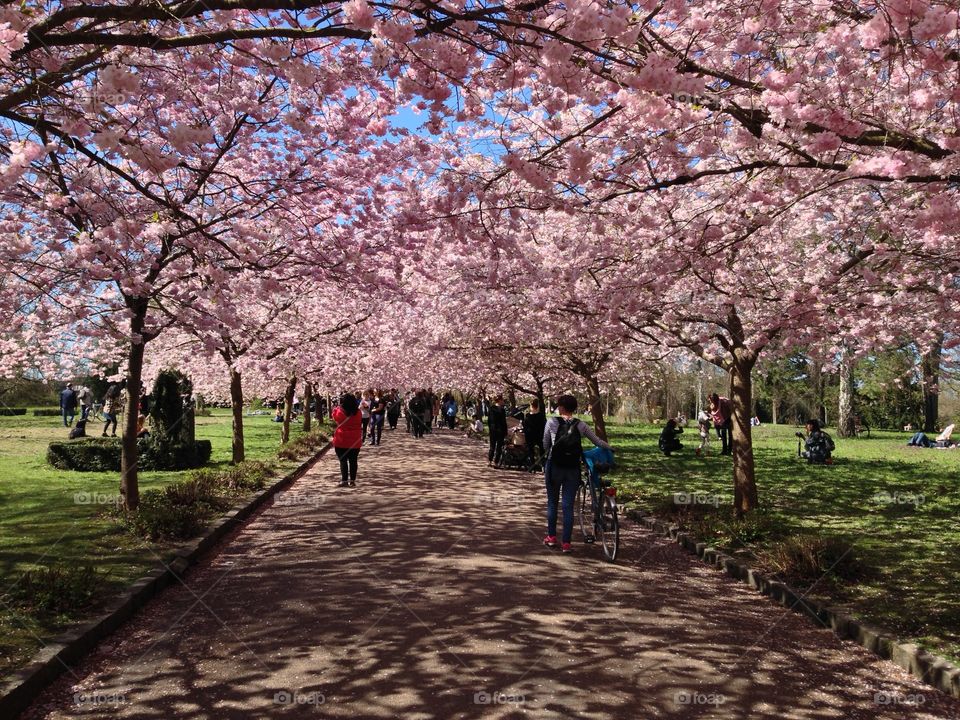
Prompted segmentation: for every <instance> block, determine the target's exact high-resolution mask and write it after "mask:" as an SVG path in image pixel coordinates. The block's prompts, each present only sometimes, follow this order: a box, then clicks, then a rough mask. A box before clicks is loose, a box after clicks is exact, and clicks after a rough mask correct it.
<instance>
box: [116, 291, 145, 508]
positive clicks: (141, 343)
mask: <svg viewBox="0 0 960 720" xmlns="http://www.w3.org/2000/svg"><path fill="white" fill-rule="evenodd" d="M128 308H129V309H130V311H131V317H130V336H131V338H133V340H132V341H131V343H130V355H129V357H128V358H127V405H126V408H125V409H124V412H125V413H126V414H125V415H124V418H123V437H122V438H121V440H120V495H121V497H122V498H123V507H124V509H126V510H127V511H128V512H129V511H132V510H136V509H137V507H138V506H139V505H140V484H139V477H138V474H137V462H138V457H137V419H138V417H139V415H140V383H141V381H142V380H143V356H144V352H145V350H146V344H145V342H146V341H145V339H144V335H143V330H144V326H145V324H146V319H147V301H146V299H140V298H138V299H135V300H133V301H131V302H129V303H128Z"/></svg>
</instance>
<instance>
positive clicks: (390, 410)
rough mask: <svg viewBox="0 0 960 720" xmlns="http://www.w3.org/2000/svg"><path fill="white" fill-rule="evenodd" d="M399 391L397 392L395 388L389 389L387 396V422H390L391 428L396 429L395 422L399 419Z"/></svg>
mask: <svg viewBox="0 0 960 720" xmlns="http://www.w3.org/2000/svg"><path fill="white" fill-rule="evenodd" d="M400 405H401V403H400V393H399V392H397V389H396V388H393V389H392V390H391V391H390V396H389V398H387V422H388V423H389V424H390V429H391V430H396V429H397V422H398V421H399V420H400V409H401V408H400Z"/></svg>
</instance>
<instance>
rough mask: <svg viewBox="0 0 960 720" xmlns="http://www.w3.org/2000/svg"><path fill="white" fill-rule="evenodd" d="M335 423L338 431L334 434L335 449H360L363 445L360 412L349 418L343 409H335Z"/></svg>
mask: <svg viewBox="0 0 960 720" xmlns="http://www.w3.org/2000/svg"><path fill="white" fill-rule="evenodd" d="M333 421H334V422H335V423H336V424H337V429H336V430H335V431H334V433H333V446H334V447H338V448H359V447H360V446H361V445H362V444H363V434H362V432H361V429H360V411H359V410H357V412H355V413H354V414H353V415H351V416H350V417H347V414H346V413H345V412H344V411H343V408H341V407H339V406H338V407H335V408H334V409H333Z"/></svg>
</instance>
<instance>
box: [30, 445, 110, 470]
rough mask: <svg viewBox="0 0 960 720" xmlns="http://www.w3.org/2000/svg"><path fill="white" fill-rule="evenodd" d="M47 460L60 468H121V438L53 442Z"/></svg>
mask: <svg viewBox="0 0 960 720" xmlns="http://www.w3.org/2000/svg"><path fill="white" fill-rule="evenodd" d="M47 462H48V463H50V464H51V465H52V466H53V467H55V468H59V469H60V470H83V471H89V472H108V471H111V470H112V471H119V470H120V440H119V438H84V439H81V440H68V441H63V442H52V443H50V445H49V447H48V448H47Z"/></svg>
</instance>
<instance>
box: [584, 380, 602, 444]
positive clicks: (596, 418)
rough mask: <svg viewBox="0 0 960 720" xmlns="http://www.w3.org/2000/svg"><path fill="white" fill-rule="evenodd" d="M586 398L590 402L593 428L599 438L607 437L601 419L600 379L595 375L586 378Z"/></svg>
mask: <svg viewBox="0 0 960 720" xmlns="http://www.w3.org/2000/svg"><path fill="white" fill-rule="evenodd" d="M587 399H588V400H589V402H590V415H591V416H592V417H593V429H594V431H595V432H596V433H597V436H598V437H599V438H600V439H601V440H606V439H607V423H606V422H605V421H604V419H603V402H602V400H601V398H600V381H599V380H597V376H596V375H591V376H590V377H588V378H587Z"/></svg>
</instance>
